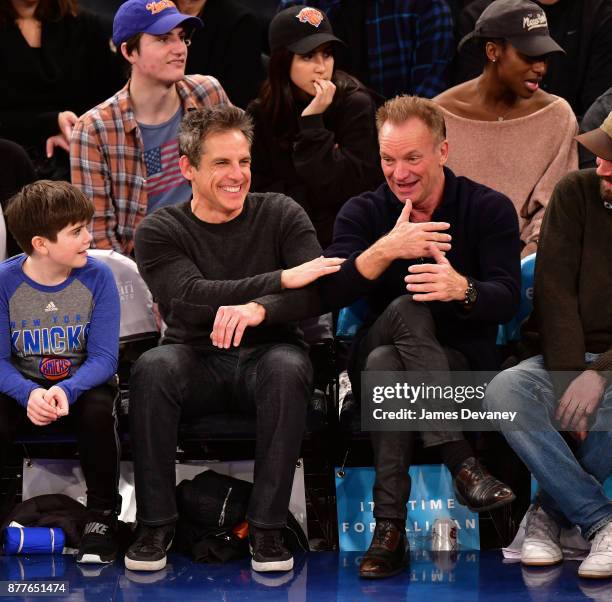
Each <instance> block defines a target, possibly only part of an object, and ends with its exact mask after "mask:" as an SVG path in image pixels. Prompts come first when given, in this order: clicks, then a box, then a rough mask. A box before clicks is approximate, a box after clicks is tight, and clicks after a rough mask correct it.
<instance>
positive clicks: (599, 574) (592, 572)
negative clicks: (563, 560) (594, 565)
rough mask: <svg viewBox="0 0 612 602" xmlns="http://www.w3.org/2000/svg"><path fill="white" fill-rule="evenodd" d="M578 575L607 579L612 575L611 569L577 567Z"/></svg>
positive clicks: (587, 577)
mask: <svg viewBox="0 0 612 602" xmlns="http://www.w3.org/2000/svg"><path fill="white" fill-rule="evenodd" d="M578 576H579V577H585V578H586V579H608V578H610V577H612V569H607V570H603V569H602V570H597V569H581V568H578Z"/></svg>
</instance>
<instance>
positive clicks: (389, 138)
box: [320, 96, 520, 578]
mask: <svg viewBox="0 0 612 602" xmlns="http://www.w3.org/2000/svg"><path fill="white" fill-rule="evenodd" d="M377 127H378V139H379V146H380V156H381V164H382V169H383V172H384V174H385V178H386V183H385V184H383V185H382V186H380V187H379V188H378V189H377V190H375V191H373V192H367V193H364V194H363V195H361V196H359V197H354V198H353V199H351V200H349V201H348V202H347V203H346V204H345V205H344V207H343V208H342V209H341V211H340V213H339V214H338V217H337V218H336V224H335V228H334V239H333V243H332V245H331V246H330V247H329V248H328V249H327V250H326V252H325V254H326V255H327V256H328V257H332V256H333V257H345V258H346V261H345V262H344V263H343V264H342V267H341V269H340V271H339V272H338V273H336V274H333V275H331V276H329V277H328V278H326V279H323V280H321V281H320V283H321V287H322V290H323V294H324V297H325V299H326V302H328V303H329V304H331V305H333V306H336V307H341V306H343V305H347V304H350V303H352V302H353V301H354V300H356V299H358V298H360V297H365V298H366V299H367V301H368V303H369V306H370V307H371V308H372V309H373V310H374V313H375V314H376V316H377V317H376V318H375V319H374V320H372V321H371V323H370V324H368V327H367V328H364V329H362V331H361V332H360V334H359V335H358V337H357V339H356V341H355V343H354V346H353V349H352V354H351V361H350V368H349V374H350V375H351V380H352V383H353V388H354V390H356V389H358V387H359V376H360V372H361V371H363V370H366V371H369V370H378V371H401V370H405V371H409V370H411V371H415V370H424V371H436V372H443V373H444V372H446V373H447V372H448V371H449V369H454V370H470V369H472V370H494V369H497V368H499V362H498V359H497V353H496V348H495V340H496V332H497V324H498V323H500V322H504V321H507V320H509V319H510V318H511V317H512V316H513V314H514V313H515V311H516V310H517V308H518V303H519V290H520V263H519V257H520V240H519V233H518V223H517V218H516V213H515V212H514V210H513V207H512V204H511V202H510V201H509V199H508V198H507V197H505V196H504V195H502V194H501V193H499V192H496V191H494V190H492V189H490V188H487V187H486V186H482V185H480V184H477V183H476V182H473V181H471V180H468V179H467V178H463V177H456V176H455V175H454V174H453V173H452V172H451V171H450V170H449V169H447V168H446V167H445V163H446V159H447V156H448V143H447V141H446V128H445V124H444V118H443V115H442V113H441V112H440V109H439V108H438V107H437V106H436V104H435V103H433V102H431V101H429V100H426V99H423V98H418V97H414V96H399V97H396V98H394V99H392V100H389V101H387V103H385V105H384V106H383V107H381V108H380V109H379V111H378V114H377ZM415 435H416V433H413V432H380V431H378V432H372V445H373V448H374V462H375V467H376V481H375V484H374V502H375V510H374V516H375V518H376V529H375V531H374V536H373V539H372V544H371V545H370V548H369V550H368V552H367V554H366V555H365V556H364V559H363V561H362V563H361V566H360V575H361V576H362V577H369V578H378V577H388V576H391V575H394V574H396V573H399V572H400V571H402V569H403V567H404V566H405V564H406V562H407V557H408V556H407V550H406V534H405V521H406V503H407V501H408V496H409V493H410V478H409V476H408V467H409V465H410V455H411V448H412V444H413V442H414V438H415ZM422 438H423V442H424V445H425V446H428V447H431V446H438V448H439V451H440V453H441V456H442V459H443V460H444V462H445V464H446V465H447V466H448V467H449V469H450V471H451V473H452V475H453V477H454V486H455V489H456V491H457V494H458V498H459V499H460V500H462V501H463V502H465V503H466V504H467V505H468V506H469V507H470V509H472V510H475V511H483V510H490V509H492V508H498V507H500V506H503V505H504V504H507V503H509V502H511V501H512V500H513V499H514V494H513V493H512V491H511V490H510V489H509V488H508V487H507V486H506V485H504V484H503V483H501V482H500V481H498V480H497V479H495V478H494V477H493V476H492V475H490V474H489V473H488V472H487V471H486V470H485V469H484V467H483V466H482V465H481V464H480V462H479V461H478V460H477V459H476V458H475V457H474V453H473V451H472V450H471V447H470V445H469V444H468V443H467V442H466V440H465V439H464V438H463V435H462V433H461V432H442V431H428V432H423V433H422Z"/></svg>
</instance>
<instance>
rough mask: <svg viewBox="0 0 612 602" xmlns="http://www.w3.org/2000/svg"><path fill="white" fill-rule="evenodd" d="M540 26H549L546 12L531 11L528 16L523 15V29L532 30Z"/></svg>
mask: <svg viewBox="0 0 612 602" xmlns="http://www.w3.org/2000/svg"><path fill="white" fill-rule="evenodd" d="M539 27H548V21H546V15H545V14H544V13H536V14H535V15H534V14H533V13H529V14H528V15H527V16H526V17H523V29H524V30H526V31H531V30H532V29H538V28H539Z"/></svg>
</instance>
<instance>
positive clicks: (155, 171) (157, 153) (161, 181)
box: [144, 138, 185, 196]
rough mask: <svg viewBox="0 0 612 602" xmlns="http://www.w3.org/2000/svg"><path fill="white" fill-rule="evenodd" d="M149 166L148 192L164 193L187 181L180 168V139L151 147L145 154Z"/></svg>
mask: <svg viewBox="0 0 612 602" xmlns="http://www.w3.org/2000/svg"><path fill="white" fill-rule="evenodd" d="M144 159H145V165H146V166H147V194H148V195H149V196H152V195H156V194H163V193H164V192H167V191H168V190H172V189H173V188H177V187H178V186H181V184H184V183H185V178H183V176H182V174H181V170H180V168H179V151H178V140H177V139H176V138H175V139H174V140H169V141H168V142H166V143H165V144H162V146H157V147H155V148H150V149H149V150H147V151H145V154H144Z"/></svg>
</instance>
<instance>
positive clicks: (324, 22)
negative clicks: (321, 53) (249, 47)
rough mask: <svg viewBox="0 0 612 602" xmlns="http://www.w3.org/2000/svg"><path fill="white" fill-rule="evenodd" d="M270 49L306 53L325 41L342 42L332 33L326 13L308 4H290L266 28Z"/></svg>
mask: <svg viewBox="0 0 612 602" xmlns="http://www.w3.org/2000/svg"><path fill="white" fill-rule="evenodd" d="M268 41H269V42H270V50H271V51H272V52H274V50H277V49H278V48H286V49H287V50H290V51H291V52H293V53H294V54H308V53H309V52H311V51H312V50H314V49H315V48H317V47H318V46H320V45H321V44H325V43H326V42H336V43H338V44H343V45H344V42H343V41H342V40H340V39H339V38H337V37H336V36H335V35H334V32H333V30H332V26H331V24H330V22H329V19H328V18H327V15H326V14H325V13H324V12H323V11H322V10H319V9H318V8H312V7H310V6H291V7H289V8H286V9H285V10H281V11H280V12H279V13H278V14H277V15H276V16H275V17H274V18H273V19H272V21H271V23H270V29H269V30H268Z"/></svg>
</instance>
